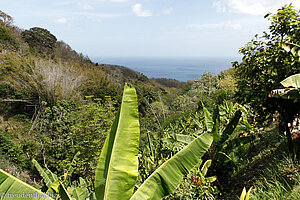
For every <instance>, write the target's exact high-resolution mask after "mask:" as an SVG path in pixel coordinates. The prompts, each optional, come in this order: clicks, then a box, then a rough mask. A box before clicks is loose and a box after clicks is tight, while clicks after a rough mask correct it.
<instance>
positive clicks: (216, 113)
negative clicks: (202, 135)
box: [212, 106, 221, 143]
mask: <svg viewBox="0 0 300 200" xmlns="http://www.w3.org/2000/svg"><path fill="white" fill-rule="evenodd" d="M219 130H220V111H219V106H216V107H215V108H214V113H213V129H212V135H213V137H214V143H217V142H219V141H220V139H221V134H220V131H219Z"/></svg>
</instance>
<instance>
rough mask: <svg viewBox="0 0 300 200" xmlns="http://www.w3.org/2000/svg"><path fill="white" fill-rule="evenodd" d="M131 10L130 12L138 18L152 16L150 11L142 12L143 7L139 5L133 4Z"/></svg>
mask: <svg viewBox="0 0 300 200" xmlns="http://www.w3.org/2000/svg"><path fill="white" fill-rule="evenodd" d="M131 8H132V11H133V12H134V13H135V14H136V16H138V17H151V16H152V12H151V11H150V10H144V9H143V5H142V4H140V3H137V4H134V5H133V6H132V7H131Z"/></svg>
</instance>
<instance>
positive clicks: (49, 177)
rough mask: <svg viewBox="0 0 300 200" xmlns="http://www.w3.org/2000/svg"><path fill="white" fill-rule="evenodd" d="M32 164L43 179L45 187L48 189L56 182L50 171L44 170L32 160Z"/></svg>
mask: <svg viewBox="0 0 300 200" xmlns="http://www.w3.org/2000/svg"><path fill="white" fill-rule="evenodd" d="M32 163H33V164H34V166H35V168H36V169H37V170H38V171H39V173H40V175H41V177H42V178H43V179H44V182H45V183H46V186H47V187H48V188H50V187H51V185H52V184H53V183H54V182H55V181H56V180H57V176H56V175H55V174H53V173H52V172H51V171H50V170H48V169H47V170H44V169H43V168H42V167H41V165H40V164H39V163H38V162H37V161H36V160H35V159H34V158H33V159H32Z"/></svg>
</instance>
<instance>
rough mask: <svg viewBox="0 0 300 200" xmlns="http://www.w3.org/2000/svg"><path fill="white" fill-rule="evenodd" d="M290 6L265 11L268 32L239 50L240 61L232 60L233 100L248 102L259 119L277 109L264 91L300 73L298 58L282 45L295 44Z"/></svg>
mask: <svg viewBox="0 0 300 200" xmlns="http://www.w3.org/2000/svg"><path fill="white" fill-rule="evenodd" d="M299 14H300V13H299V11H297V10H295V8H294V7H293V6H291V5H287V6H284V7H282V8H281V9H279V10H278V12H277V13H276V14H267V15H266V16H265V17H266V18H268V19H269V20H270V21H271V25H270V27H269V30H268V32H265V33H264V34H263V36H261V37H259V36H258V35H256V37H255V38H254V39H253V40H251V42H249V43H248V44H247V45H246V46H244V47H242V48H241V49H240V53H241V54H242V55H243V62H241V63H234V65H233V66H234V68H235V69H236V78H237V80H238V81H237V89H238V91H237V93H236V97H237V100H238V101H240V102H242V103H250V105H251V106H252V108H254V109H255V111H256V112H257V113H258V117H259V118H260V119H261V120H264V119H265V118H267V117H269V116H270V114H273V113H275V111H277V110H278V103H277V101H276V100H274V99H270V98H268V94H269V93H270V92H271V91H272V90H274V89H278V88H282V86H281V84H280V82H281V81H282V80H283V79H285V78H287V77H288V76H291V75H294V74H296V73H299V72H300V60H299V58H298V57H297V56H294V55H293V53H291V52H287V51H286V50H285V49H284V48H283V47H284V44H285V43H286V42H291V43H295V44H299V40H300V15H299Z"/></svg>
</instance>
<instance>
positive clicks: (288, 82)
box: [280, 73, 300, 89]
mask: <svg viewBox="0 0 300 200" xmlns="http://www.w3.org/2000/svg"><path fill="white" fill-rule="evenodd" d="M280 83H281V84H282V85H283V86H284V87H294V88H296V89H298V88H300V73H299V74H294V75H292V76H289V77H287V78H286V79H284V80H283V81H281V82H280Z"/></svg>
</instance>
